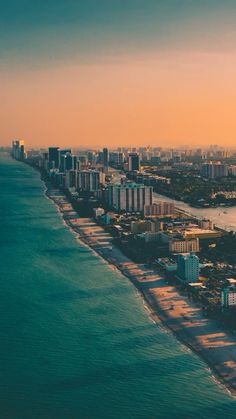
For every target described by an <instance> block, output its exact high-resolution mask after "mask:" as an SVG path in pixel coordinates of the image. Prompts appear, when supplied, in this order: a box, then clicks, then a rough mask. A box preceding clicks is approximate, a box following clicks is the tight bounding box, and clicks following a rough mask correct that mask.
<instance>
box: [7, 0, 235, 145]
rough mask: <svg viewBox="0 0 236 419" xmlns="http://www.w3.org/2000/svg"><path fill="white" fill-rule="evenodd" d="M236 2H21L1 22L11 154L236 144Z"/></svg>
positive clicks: (9, 8) (12, 4)
mask: <svg viewBox="0 0 236 419" xmlns="http://www.w3.org/2000/svg"><path fill="white" fill-rule="evenodd" d="M235 17H236V4H235V1H230V0H226V1H224V2H222V1H219V0H215V1H214V2H212V1H210V0H206V1H189V0H188V1H187V0H182V1H181V2H180V1H174V0H166V1H153V0H149V1H144V0H128V1H108V0H103V1H99V2H97V1H96V0H89V1H86V2H85V1H73V0H68V1H67V2H64V1H62V0H59V1H57V2H55V1H53V2H50V3H48V2H46V0H43V1H41V2H33V3H32V2H29V1H27V0H25V1H21V2H17V1H12V0H11V1H9V2H7V3H5V4H4V5H2V7H1V14H0V28H1V29H0V32H1V37H0V54H1V60H0V75H1V81H0V89H1V98H2V103H3V104H4V106H1V109H0V119H1V144H3V145H7V144H8V143H9V139H12V138H14V137H21V138H25V139H26V140H27V144H28V145H29V146H31V147H36V146H43V147H45V146H48V145H49V144H57V145H59V146H61V147H62V146H66V145H70V146H72V147H73V146H74V147H75V146H78V147H79V146H83V145H86V146H87V147H95V146H96V147H97V146H107V145H109V146H111V147H115V146H118V145H119V146H124V145H130V146H132V145H134V146H136V145H151V146H155V145H160V146H161V145H163V144H164V145H165V146H171V147H176V146H181V145H187V144H190V145H200V146H201V145H205V144H215V143H217V144H219V145H222V146H224V147H232V146H234V144H235V132H236V120H235V97H236V81H235V72H236V51H235V40H236V32H235Z"/></svg>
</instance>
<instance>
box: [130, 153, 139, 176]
mask: <svg viewBox="0 0 236 419" xmlns="http://www.w3.org/2000/svg"><path fill="white" fill-rule="evenodd" d="M139 169H140V162H139V155H138V153H130V154H129V156H128V170H129V172H133V171H138V170H139Z"/></svg>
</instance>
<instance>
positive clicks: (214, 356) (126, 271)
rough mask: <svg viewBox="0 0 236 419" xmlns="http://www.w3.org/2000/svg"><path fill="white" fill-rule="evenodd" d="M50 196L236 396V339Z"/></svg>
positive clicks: (158, 317)
mask: <svg viewBox="0 0 236 419" xmlns="http://www.w3.org/2000/svg"><path fill="white" fill-rule="evenodd" d="M47 196H48V197H49V198H51V199H52V200H53V201H54V202H55V204H56V205H57V207H58V209H59V210H60V212H61V214H62V216H63V219H64V221H65V222H66V224H67V225H68V226H69V227H70V228H72V229H73V231H74V232H75V233H77V235H78V238H79V240H81V241H82V242H83V243H85V244H86V245H88V246H89V247H90V248H92V249H93V250H94V251H95V252H96V253H97V254H98V255H100V256H101V257H102V258H103V259H105V260H106V261H107V262H108V263H109V265H110V266H112V267H113V268H115V269H118V270H119V271H120V272H121V273H122V274H123V275H125V276H126V277H128V278H129V279H130V280H131V281H132V283H133V284H134V285H135V286H136V287H137V289H138V290H139V292H140V293H141V294H142V295H143V297H144V299H145V301H146V303H147V304H148V307H149V309H150V315H151V317H152V319H153V320H154V321H155V322H157V323H160V321H161V322H162V323H163V324H164V325H165V326H166V327H168V328H169V329H170V330H171V331H172V332H173V333H174V334H175V336H176V337H177V339H178V340H179V341H180V342H181V343H183V344H185V345H186V346H187V347H189V348H191V349H192V350H193V351H194V352H196V353H197V354H198V355H199V356H200V357H201V358H202V359H204V360H205V362H206V363H207V364H208V366H209V367H210V368H211V370H212V373H213V375H214V376H215V378H216V379H217V381H218V382H220V383H221V384H223V385H224V386H225V388H226V389H227V390H228V391H230V393H231V394H232V395H234V396H235V395H236V337H234V336H231V335H230V334H227V333H226V332H224V331H223V330H222V328H221V327H220V325H218V324H217V323H216V322H215V321H214V320H212V319H209V318H206V317H205V316H204V314H203V312H202V309H201V307H199V306H198V305H196V304H195V303H194V302H192V301H191V300H190V299H189V298H187V297H185V296H184V295H182V294H180V293H179V292H178V290H177V288H175V287H174V286H171V285H169V284H168V282H167V281H166V279H165V278H164V277H163V276H161V275H159V274H158V272H157V271H155V270H154V269H152V268H150V267H148V266H147V265H143V264H136V263H133V262H132V261H131V260H130V259H129V258H128V257H126V256H125V255H124V254H123V253H122V252H121V251H120V250H119V249H118V248H117V247H116V246H115V245H114V244H113V243H112V241H113V237H112V236H111V235H110V234H109V233H107V232H106V231H105V230H104V229H103V228H102V227H101V226H99V225H98V224H97V223H96V222H95V221H94V220H93V219H91V218H79V216H78V214H77V213H76V212H75V211H74V210H73V208H72V205H71V204H70V203H69V202H68V200H67V199H66V197H65V196H64V195H63V194H62V192H60V191H58V190H56V189H52V188H51V187H49V189H48V190H47Z"/></svg>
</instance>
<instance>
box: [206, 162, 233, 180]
mask: <svg viewBox="0 0 236 419" xmlns="http://www.w3.org/2000/svg"><path fill="white" fill-rule="evenodd" d="M228 174H229V166H228V165H227V164H223V163H220V162H210V163H204V164H203V165H202V168H201V175H202V177H205V178H209V179H215V178H217V177H226V176H228Z"/></svg>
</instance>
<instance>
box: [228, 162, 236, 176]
mask: <svg viewBox="0 0 236 419" xmlns="http://www.w3.org/2000/svg"><path fill="white" fill-rule="evenodd" d="M229 174H230V175H231V176H236V166H235V165H232V166H230V167H229Z"/></svg>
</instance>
